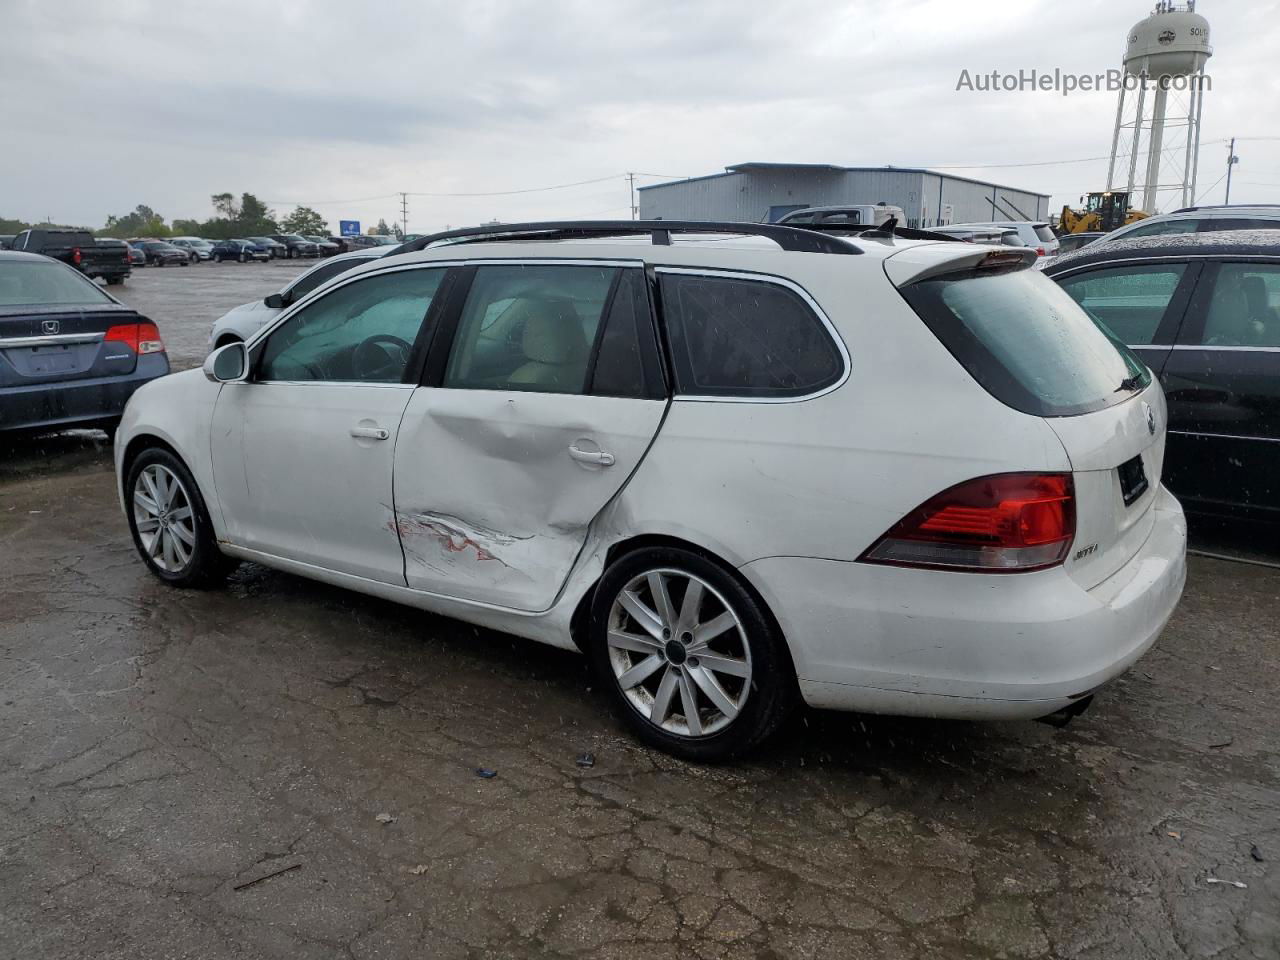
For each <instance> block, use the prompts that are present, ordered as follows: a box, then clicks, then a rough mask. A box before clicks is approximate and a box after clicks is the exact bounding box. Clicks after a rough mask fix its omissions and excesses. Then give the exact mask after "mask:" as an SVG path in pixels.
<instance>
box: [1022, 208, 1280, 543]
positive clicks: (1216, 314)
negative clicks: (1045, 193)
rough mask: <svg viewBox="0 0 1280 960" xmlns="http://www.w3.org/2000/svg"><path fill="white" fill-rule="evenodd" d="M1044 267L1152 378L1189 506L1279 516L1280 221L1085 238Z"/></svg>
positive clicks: (1168, 460) (1167, 470)
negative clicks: (1270, 225)
mask: <svg viewBox="0 0 1280 960" xmlns="http://www.w3.org/2000/svg"><path fill="white" fill-rule="evenodd" d="M1044 272H1045V275H1046V276H1049V277H1052V278H1053V279H1054V280H1056V281H1057V282H1058V283H1059V284H1061V285H1062V287H1063V289H1064V290H1066V292H1067V293H1068V294H1070V296H1071V298H1072V299H1073V300H1075V301H1076V302H1077V303H1079V304H1080V305H1081V306H1082V307H1083V308H1084V309H1085V310H1086V311H1087V312H1088V313H1089V315H1090V316H1092V317H1093V319H1094V321H1095V322H1096V323H1098V325H1099V326H1101V327H1102V328H1103V329H1104V330H1106V331H1107V332H1109V333H1111V334H1112V335H1113V336H1114V337H1116V338H1117V339H1118V340H1122V341H1123V342H1125V343H1127V344H1129V345H1130V346H1131V347H1133V349H1134V351H1135V352H1136V353H1137V354H1138V355H1139V356H1141V357H1142V359H1143V360H1144V361H1145V362H1146V364H1147V366H1149V367H1150V368H1151V370H1152V371H1153V372H1154V373H1155V374H1156V375H1157V376H1159V378H1160V382H1161V384H1162V385H1163V387H1164V392H1165V397H1166V398H1167V400H1168V406H1169V413H1168V416H1169V424H1168V444H1167V448H1166V451H1165V463H1164V482H1165V484H1166V485H1167V486H1168V487H1169V489H1170V490H1172V491H1173V492H1174V493H1175V494H1177V496H1178V497H1179V499H1181V500H1182V501H1183V502H1184V504H1185V505H1186V506H1187V508H1188V509H1198V510H1201V511H1206V512H1215V513H1234V514H1242V515H1245V516H1250V517H1256V518H1265V519H1272V520H1280V230H1258V231H1245V230H1241V231H1232V232H1217V233H1186V234H1169V235H1165V236H1155V237H1147V238H1143V239H1136V240H1124V239H1119V240H1115V241H1109V242H1107V243H1098V244H1090V245H1089V246H1087V247H1084V248H1082V249H1081V250H1079V251H1077V252H1076V253H1073V254H1070V255H1069V256H1065V257H1059V258H1058V259H1057V260H1056V261H1055V262H1054V263H1052V264H1050V265H1049V266H1048V267H1046V268H1045V271H1044ZM1157 426H1158V425H1157Z"/></svg>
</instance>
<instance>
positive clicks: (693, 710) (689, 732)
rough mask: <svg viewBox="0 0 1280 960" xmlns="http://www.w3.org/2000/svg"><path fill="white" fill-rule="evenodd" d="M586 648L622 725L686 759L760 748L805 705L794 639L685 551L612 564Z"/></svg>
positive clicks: (651, 552) (746, 594)
mask: <svg viewBox="0 0 1280 960" xmlns="http://www.w3.org/2000/svg"><path fill="white" fill-rule="evenodd" d="M659 591H661V593H659ZM691 598H692V600H691ZM690 600H691V602H690ZM587 647H588V653H589V654H590V657H591V661H592V665H593V666H594V668H595V671H596V674H597V676H598V677H599V679H600V682H601V683H602V684H603V686H604V688H605V690H606V691H608V694H609V697H610V699H611V700H612V701H613V703H614V707H615V709H616V710H617V712H618V713H619V714H620V715H621V717H622V720H623V722H624V723H625V724H626V725H627V726H628V727H630V728H631V730H632V732H633V733H635V735H636V736H637V737H639V738H640V739H641V740H643V741H644V742H645V743H648V744H650V745H651V746H654V747H657V748H658V749H660V750H664V751H666V752H667V753H670V754H674V755H675V756H677V757H680V758H682V759H684V760H692V761H696V762H701V763H714V762H717V761H721V760H727V759H729V758H731V757H733V756H736V755H738V754H740V753H743V752H745V751H748V750H750V749H752V748H753V747H755V746H757V745H759V744H760V743H761V742H763V741H764V740H766V739H767V738H768V737H770V736H771V735H773V734H774V733H775V732H776V731H777V730H778V728H779V727H780V726H781V725H782V723H783V721H785V720H786V718H787V716H788V714H790V712H791V710H792V709H793V708H794V707H795V704H796V702H797V699H798V697H797V688H796V680H795V670H794V667H793V666H792V663H791V657H790V655H789V652H788V651H787V648H786V642H785V640H784V639H783V638H782V636H781V633H780V632H779V630H778V628H777V626H776V625H775V623H774V621H773V618H772V617H771V616H770V615H769V612H768V611H767V610H766V609H765V608H764V606H763V604H762V603H761V601H760V600H759V599H757V598H756V596H755V595H754V594H753V593H752V592H751V591H749V590H748V589H747V588H746V586H744V585H743V583H742V582H741V581H740V580H739V579H738V578H737V576H736V575H734V574H733V573H731V572H730V571H729V570H727V569H726V568H724V567H722V566H721V565H720V564H718V563H716V562H714V561H712V560H710V559H708V558H707V557H704V556H702V555H700V554H697V553H694V552H693V551H691V550H686V549H683V548H680V547H645V548H641V549H639V550H636V551H634V552H632V553H629V554H626V555H625V556H623V557H621V558H619V559H618V560H615V561H614V562H613V563H612V564H611V565H610V566H609V568H608V569H607V570H606V571H605V573H604V576H603V577H601V578H600V582H599V584H598V585H597V586H596V592H595V597H594V599H593V601H592V605H591V620H590V628H589V633H588V639H587ZM690 714H693V717H692V718H691V717H690Z"/></svg>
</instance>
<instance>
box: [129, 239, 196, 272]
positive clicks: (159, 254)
mask: <svg viewBox="0 0 1280 960" xmlns="http://www.w3.org/2000/svg"><path fill="white" fill-rule="evenodd" d="M129 242H130V243H132V244H133V245H134V246H136V247H141V248H142V252H143V254H145V255H146V258H147V265H148V266H154V267H167V266H168V265H169V264H171V263H176V264H178V266H180V267H185V266H186V265H187V264H188V263H190V262H191V257H190V255H189V254H188V253H187V251H185V250H183V249H182V248H181V247H175V246H174V245H173V244H172V243H169V242H167V241H165V240H130V241H129Z"/></svg>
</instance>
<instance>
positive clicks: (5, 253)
mask: <svg viewBox="0 0 1280 960" xmlns="http://www.w3.org/2000/svg"><path fill="white" fill-rule="evenodd" d="M0 260H17V261H19V262H28V263H29V262H31V261H34V260H39V261H40V262H41V263H50V262H53V263H57V261H56V260H52V261H51V259H50V258H49V257H46V256H44V255H43V254H39V253H23V252H22V251H21V250H0Z"/></svg>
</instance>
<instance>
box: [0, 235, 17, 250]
mask: <svg viewBox="0 0 1280 960" xmlns="http://www.w3.org/2000/svg"><path fill="white" fill-rule="evenodd" d="M14 237H15V234H12V233H0V250H12V249H13V240H14Z"/></svg>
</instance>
